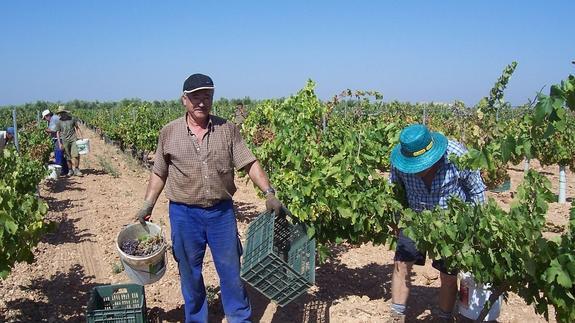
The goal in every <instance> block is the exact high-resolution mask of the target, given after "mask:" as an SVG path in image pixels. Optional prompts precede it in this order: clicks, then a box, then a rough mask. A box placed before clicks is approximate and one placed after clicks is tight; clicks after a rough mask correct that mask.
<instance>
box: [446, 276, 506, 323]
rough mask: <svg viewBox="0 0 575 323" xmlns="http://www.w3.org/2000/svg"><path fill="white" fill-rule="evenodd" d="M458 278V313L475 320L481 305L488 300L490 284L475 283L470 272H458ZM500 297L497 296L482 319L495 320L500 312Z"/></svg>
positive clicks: (481, 307) (479, 312)
mask: <svg viewBox="0 0 575 323" xmlns="http://www.w3.org/2000/svg"><path fill="white" fill-rule="evenodd" d="M459 279H460V281H459V297H458V298H457V308H458V310H459V314H461V315H463V316H465V317H467V318H468V319H472V320H477V318H479V314H481V311H482V310H483V305H484V304H485V303H486V302H488V301H489V297H490V296H491V290H490V287H491V286H490V285H489V284H485V285H481V284H476V283H475V280H474V279H473V275H471V273H459ZM502 299H503V297H502V296H499V298H498V299H497V301H495V304H493V306H492V307H491V309H490V310H489V313H488V314H487V316H486V317H485V319H484V321H495V320H497V318H498V317H499V313H500V312H501V302H502Z"/></svg>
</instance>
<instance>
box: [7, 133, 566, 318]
mask: <svg viewBox="0 0 575 323" xmlns="http://www.w3.org/2000/svg"><path fill="white" fill-rule="evenodd" d="M83 131H84V134H87V135H88V138H89V139H90V142H91V152H90V154H89V155H87V156H85V157H83V159H82V161H81V168H82V169H83V171H84V173H85V176H84V177H72V178H60V179H59V180H58V181H57V182H45V183H43V184H42V185H41V195H42V197H43V198H44V199H45V200H46V201H47V202H48V204H49V207H50V211H49V214H48V218H49V219H50V220H52V221H56V222H58V223H59V227H58V230H57V231H56V232H55V233H53V234H49V235H47V236H46V237H45V238H44V239H43V240H42V242H41V243H40V244H39V245H38V247H37V248H36V250H35V256H36V261H35V262H34V263H32V264H24V263H21V264H17V265H16V267H15V268H14V270H13V273H12V274H11V275H10V276H9V277H8V278H7V279H6V280H4V281H0V322H3V321H5V322H85V316H84V315H85V310H86V304H87V302H88V298H89V293H90V291H91V289H92V288H93V287H94V286H97V285H102V284H110V283H112V284H115V283H121V282H128V279H127V277H126V276H125V274H124V273H117V271H118V270H117V269H118V268H117V267H118V266H119V258H118V256H117V252H116V249H115V243H114V241H115V237H116V235H117V233H118V232H119V230H120V228H121V227H122V226H123V225H125V224H128V223H131V222H132V219H133V216H134V214H135V213H136V212H137V210H138V208H139V207H140V202H141V201H142V199H143V196H144V191H145V188H146V184H147V178H148V171H147V170H145V169H144V168H143V167H141V166H139V165H138V164H137V163H136V162H135V161H134V160H133V159H131V158H130V157H128V156H127V155H125V154H123V153H121V152H120V151H119V150H118V149H117V148H115V147H113V146H110V145H106V144H104V142H103V141H102V140H100V138H99V137H98V136H97V135H96V134H94V133H93V132H91V131H89V130H87V129H84V130H83ZM534 167H535V168H539V169H540V170H541V168H540V167H539V166H538V165H534ZM545 170H547V171H549V176H550V177H552V178H553V179H552V180H553V183H554V186H555V187H557V182H558V179H557V178H558V176H557V173H558V171H557V170H555V169H550V170H548V169H545ZM521 174H522V169H517V170H512V171H511V175H512V185H513V189H515V188H516V187H517V183H519V181H520V178H521V176H522V175H521ZM568 180H569V183H568V196H573V195H574V192H575V179H574V178H573V175H572V173H571V172H569V173H568ZM237 186H238V192H237V193H236V195H235V206H236V207H237V214H238V227H239V231H240V234H242V235H243V233H244V232H245V230H246V228H247V225H248V223H249V222H250V221H251V220H252V219H253V218H254V217H255V216H257V214H258V213H259V212H260V211H262V210H263V209H264V203H263V200H261V199H259V198H258V197H257V196H256V193H255V190H254V189H253V187H252V184H251V183H246V181H245V179H238V181H237ZM490 195H491V196H494V197H496V198H497V200H498V201H500V202H501V203H502V204H507V203H508V202H509V201H510V200H511V195H512V192H507V193H500V194H490ZM568 209H569V208H568V206H567V205H558V204H553V205H552V206H551V212H550V216H549V220H550V221H551V222H552V223H555V224H557V225H559V226H562V225H565V224H566V223H567V214H568ZM153 221H154V222H156V223H159V224H160V225H162V226H164V227H165V229H166V232H167V236H168V237H169V225H168V224H169V221H168V213H167V200H166V199H165V197H164V196H163V195H162V197H161V198H160V200H159V202H158V203H157V206H156V208H155V210H154V214H153ZM242 238H243V239H245V237H243V236H242ZM392 259H393V252H392V251H389V250H388V249H387V247H383V246H372V245H369V244H368V245H363V246H361V247H350V246H345V245H342V246H338V248H336V249H334V257H333V258H332V259H331V260H330V261H328V263H326V264H323V265H321V266H319V267H318V268H317V270H316V286H314V287H313V288H312V289H311V290H310V292H309V293H308V294H307V295H304V296H302V297H300V298H299V299H297V300H296V301H294V302H292V303H291V304H289V305H287V306H285V307H284V308H278V307H277V306H276V305H275V304H274V303H270V302H269V301H268V300H267V299H266V298H265V297H263V296H261V295H260V294H259V293H258V292H257V291H255V290H253V289H249V293H250V298H251V302H252V307H253V311H254V316H253V319H254V322H260V321H261V322H385V320H386V319H387V318H388V308H389V303H390V302H391V291H390V281H391V272H392V265H391V264H392ZM167 266H168V268H167V272H166V274H165V276H164V277H163V278H162V280H160V281H159V282H157V283H155V284H153V285H149V286H146V299H147V306H148V309H149V310H150V312H149V316H150V317H151V318H152V321H153V322H181V321H183V316H182V315H183V313H182V309H183V305H182V304H183V301H182V297H181V294H180V286H179V277H178V271H177V268H176V267H175V262H174V261H173V258H172V257H171V256H170V257H168V263H167ZM204 279H205V282H206V285H207V286H210V288H211V287H216V286H218V280H217V275H216V272H215V269H214V266H213V263H212V261H211V257H210V255H209V252H208V254H207V256H206V259H205V264H204ZM412 286H413V288H412V293H411V296H412V297H411V298H410V300H409V303H408V308H409V310H408V312H409V316H408V319H409V320H410V321H413V320H416V319H417V320H428V319H429V315H430V311H431V308H433V306H434V305H435V304H436V302H437V300H436V297H437V293H438V287H439V281H438V276H437V271H435V270H434V269H432V268H431V266H430V265H429V264H427V265H426V266H424V267H416V268H415V275H414V276H413V279H412ZM210 321H211V322H222V321H225V319H224V317H223V313H222V311H221V310H220V309H219V305H217V306H212V307H211V308H210ZM500 321H501V322H543V321H544V320H543V319H542V318H541V317H539V316H537V315H535V314H534V311H533V309H532V308H531V307H530V306H528V305H526V304H524V302H523V301H522V300H521V299H520V298H519V297H517V296H515V295H511V296H510V298H509V301H508V303H507V304H505V305H504V307H503V310H502V314H501V316H500Z"/></svg>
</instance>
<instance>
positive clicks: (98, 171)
mask: <svg viewBox="0 0 575 323" xmlns="http://www.w3.org/2000/svg"><path fill="white" fill-rule="evenodd" d="M82 173H83V174H84V176H86V175H108V173H106V172H105V171H103V170H101V169H92V168H86V169H82Z"/></svg>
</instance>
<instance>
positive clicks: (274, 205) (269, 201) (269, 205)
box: [266, 193, 285, 217]
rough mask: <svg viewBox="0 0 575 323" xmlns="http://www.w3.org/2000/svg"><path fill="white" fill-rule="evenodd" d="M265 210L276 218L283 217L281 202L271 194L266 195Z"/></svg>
mask: <svg viewBox="0 0 575 323" xmlns="http://www.w3.org/2000/svg"><path fill="white" fill-rule="evenodd" d="M266 210H267V211H268V212H274V213H275V215H276V217H284V216H285V212H284V207H283V204H282V202H280V200H278V198H277V197H276V196H275V194H273V193H269V194H268V195H266Z"/></svg>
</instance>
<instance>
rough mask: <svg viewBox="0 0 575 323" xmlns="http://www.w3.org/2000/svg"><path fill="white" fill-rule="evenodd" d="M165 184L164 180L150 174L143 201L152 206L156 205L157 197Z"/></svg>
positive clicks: (154, 174)
mask: <svg viewBox="0 0 575 323" xmlns="http://www.w3.org/2000/svg"><path fill="white" fill-rule="evenodd" d="M165 184H166V179H165V178H162V177H160V176H158V175H157V174H156V173H154V172H151V173H150V182H149V183H148V188H147V189H146V197H145V200H146V201H149V202H150V203H151V204H152V205H154V204H156V201H157V200H158V196H160V193H161V192H162V190H163V189H164V185H165Z"/></svg>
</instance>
